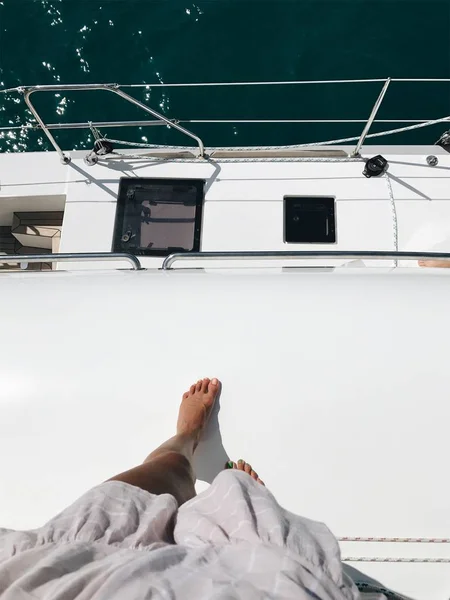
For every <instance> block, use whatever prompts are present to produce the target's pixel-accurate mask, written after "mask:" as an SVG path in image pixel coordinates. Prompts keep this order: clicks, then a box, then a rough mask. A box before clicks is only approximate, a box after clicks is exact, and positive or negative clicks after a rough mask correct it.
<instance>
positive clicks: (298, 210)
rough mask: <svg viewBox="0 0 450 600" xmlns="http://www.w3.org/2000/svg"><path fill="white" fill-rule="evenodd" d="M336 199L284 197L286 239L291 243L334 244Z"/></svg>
mask: <svg viewBox="0 0 450 600" xmlns="http://www.w3.org/2000/svg"><path fill="white" fill-rule="evenodd" d="M334 205H335V200H334V198H331V197H326V198H325V197H318V198H306V197H301V196H285V197H284V241H285V242H287V243H290V244H334V243H335V242H336V219H335V210H334Z"/></svg>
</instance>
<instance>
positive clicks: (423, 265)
mask: <svg viewBox="0 0 450 600" xmlns="http://www.w3.org/2000/svg"><path fill="white" fill-rule="evenodd" d="M419 266H420V267H426V266H427V265H426V262H425V261H424V260H419Z"/></svg>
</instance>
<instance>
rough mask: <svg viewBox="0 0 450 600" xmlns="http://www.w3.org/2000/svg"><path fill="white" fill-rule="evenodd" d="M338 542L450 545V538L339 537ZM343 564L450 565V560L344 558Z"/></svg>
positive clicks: (387, 557)
mask: <svg viewBox="0 0 450 600" xmlns="http://www.w3.org/2000/svg"><path fill="white" fill-rule="evenodd" d="M337 540H338V542H380V543H383V542H385V543H400V544H450V538H423V537H422V538H420V537H419V538H417V537H416V538H408V537H406V538H405V537H360V536H358V537H350V536H345V537H339V538H337ZM342 561H343V562H368V563H424V564H428V563H437V564H445V563H450V558H417V557H412V558H405V557H400V558H397V557H390V556H344V557H343V558H342Z"/></svg>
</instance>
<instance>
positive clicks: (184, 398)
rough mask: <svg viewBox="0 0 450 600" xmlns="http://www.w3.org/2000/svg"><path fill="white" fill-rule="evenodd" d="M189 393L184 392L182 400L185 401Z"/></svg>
mask: <svg viewBox="0 0 450 600" xmlns="http://www.w3.org/2000/svg"><path fill="white" fill-rule="evenodd" d="M189 393H190V392H184V394H183V400H186V399H187V398H188V397H189Z"/></svg>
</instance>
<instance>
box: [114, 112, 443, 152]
mask: <svg viewBox="0 0 450 600" xmlns="http://www.w3.org/2000/svg"><path fill="white" fill-rule="evenodd" d="M448 122H450V116H447V117H443V118H441V119H434V120H432V121H427V122H426V123H417V124H416V125H410V126H408V127H399V128H397V129H390V130H387V131H382V132H380V133H371V134H369V135H368V136H367V138H366V139H369V138H377V137H383V136H388V135H395V134H396V133H404V132H406V131H414V130H415V129H421V128H423V127H430V126H432V125H437V124H439V123H448ZM105 139H106V140H107V141H108V142H111V143H113V144H114V143H115V144H123V145H125V146H135V147H136V146H137V147H139V148H155V146H154V145H152V144H142V143H137V142H126V141H121V140H114V139H110V138H105ZM358 140H359V136H355V137H350V138H341V139H337V140H328V141H325V142H312V143H308V144H295V145H288V146H255V147H253V148H252V150H286V149H289V148H291V149H294V148H311V147H313V146H329V145H332V144H343V143H347V142H355V141H358ZM166 148H169V146H166ZM170 148H177V149H180V148H185V146H170ZM214 150H218V151H219V150H234V151H239V150H243V148H242V147H239V146H234V147H217V148H214Z"/></svg>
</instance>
